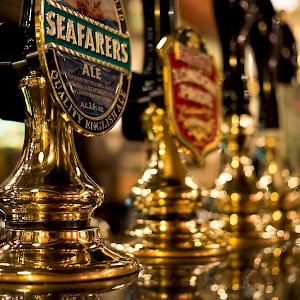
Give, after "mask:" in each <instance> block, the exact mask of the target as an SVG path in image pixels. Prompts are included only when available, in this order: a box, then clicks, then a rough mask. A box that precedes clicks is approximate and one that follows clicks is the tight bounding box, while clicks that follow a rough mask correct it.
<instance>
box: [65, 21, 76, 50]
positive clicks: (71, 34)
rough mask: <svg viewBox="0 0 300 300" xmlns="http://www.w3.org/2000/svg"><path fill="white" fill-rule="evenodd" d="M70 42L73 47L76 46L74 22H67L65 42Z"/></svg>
mask: <svg viewBox="0 0 300 300" xmlns="http://www.w3.org/2000/svg"><path fill="white" fill-rule="evenodd" d="M71 40H72V43H73V44H74V45H77V39H76V33H75V28H74V22H73V21H72V20H68V23H67V33H66V41H67V42H70V41H71Z"/></svg>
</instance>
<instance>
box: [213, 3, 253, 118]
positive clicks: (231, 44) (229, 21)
mask: <svg viewBox="0 0 300 300" xmlns="http://www.w3.org/2000/svg"><path fill="white" fill-rule="evenodd" d="M240 4H241V3H240V1H238V0H233V1H230V0H214V12H215V18H216V23H217V28H218V31H219V36H220V41H221V46H222V55H223V73H224V82H223V109H224V115H225V116H227V115H229V116H230V115H232V114H238V115H241V114H250V112H249V93H248V87H247V80H246V79H247V77H246V69H245V58H246V57H245V55H246V46H247V45H249V33H250V32H251V30H252V27H253V25H254V24H255V22H256V19H257V6H256V1H255V0H247V1H244V2H243V5H240Z"/></svg>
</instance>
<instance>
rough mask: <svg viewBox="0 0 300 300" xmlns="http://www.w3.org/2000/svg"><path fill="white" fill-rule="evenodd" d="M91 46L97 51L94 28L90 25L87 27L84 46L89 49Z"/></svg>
mask: <svg viewBox="0 0 300 300" xmlns="http://www.w3.org/2000/svg"><path fill="white" fill-rule="evenodd" d="M89 47H90V48H91V50H92V51H95V44H94V38H93V32H92V29H91V28H89V27H88V28H87V29H86V39H85V45H84V48H85V49H88V48H89Z"/></svg>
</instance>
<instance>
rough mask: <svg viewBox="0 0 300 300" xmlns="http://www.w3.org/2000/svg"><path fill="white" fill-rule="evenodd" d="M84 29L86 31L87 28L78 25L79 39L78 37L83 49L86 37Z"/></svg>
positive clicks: (79, 44)
mask: <svg viewBox="0 0 300 300" xmlns="http://www.w3.org/2000/svg"><path fill="white" fill-rule="evenodd" d="M84 29H85V26H84V25H82V24H80V23H78V24H77V37H78V46H79V47H82V46H83V39H84V37H85V34H84V32H83V31H84Z"/></svg>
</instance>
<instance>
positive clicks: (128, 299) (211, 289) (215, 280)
mask: <svg viewBox="0 0 300 300" xmlns="http://www.w3.org/2000/svg"><path fill="white" fill-rule="evenodd" d="M299 258H300V245H299V239H293V240H292V239H291V240H290V241H288V242H286V243H283V244H281V245H271V246H270V247H264V248H259V249H253V248H252V246H251V243H249V248H244V249H240V250H238V251H237V250H236V251H234V252H232V253H231V254H229V255H228V256H226V257H210V258H209V259H205V258H197V259H195V258H193V259H188V258H187V259H182V260H178V259H176V260H168V259H147V260H143V259H140V260H139V262H140V263H141V271H140V272H139V274H133V275H130V276H127V277H120V278H116V279H114V280H106V281H101V280H100V281H99V280H98V281H94V282H84V283H67V284H55V283H52V284H39V285H30V284H14V283H1V284H0V299H18V300H19V299H63V300H71V299H72V300H75V299H80V300H81V299H101V300H138V299H145V300H146V299H149V300H150V299H151V300H159V299H172V300H175V299H201V300H214V299H216V300H217V299H220V300H242V299H253V300H257V299H259V300H264V299H269V300H297V299H300V287H299V286H298V284H300V259H299Z"/></svg>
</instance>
